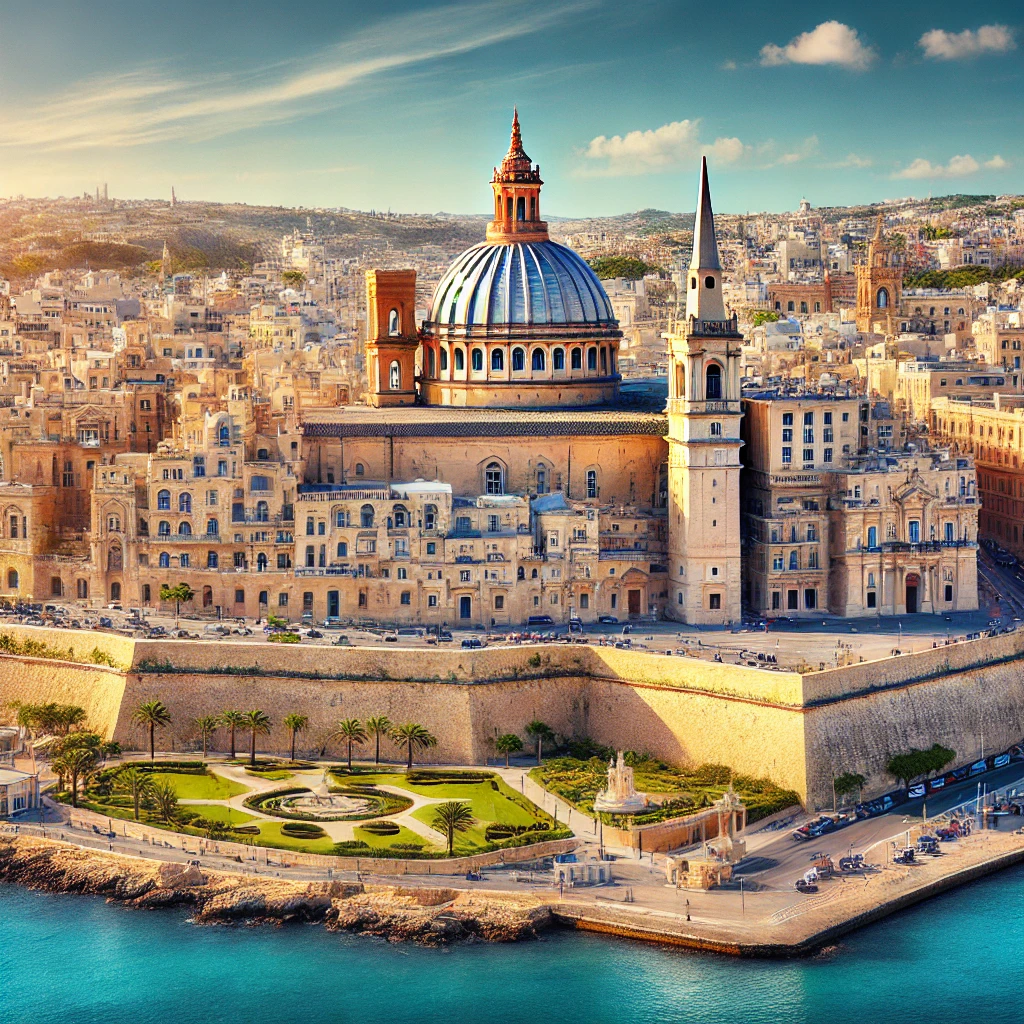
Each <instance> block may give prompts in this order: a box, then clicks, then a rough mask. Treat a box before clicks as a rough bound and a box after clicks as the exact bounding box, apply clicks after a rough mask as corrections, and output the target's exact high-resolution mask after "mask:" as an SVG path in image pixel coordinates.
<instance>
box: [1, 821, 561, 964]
mask: <svg viewBox="0 0 1024 1024" xmlns="http://www.w3.org/2000/svg"><path fill="white" fill-rule="evenodd" d="M0 882H12V883H16V884H19V885H23V886H26V887H27V888H30V889H40V890H44V891H46V892H59V893H77V894H82V895H92V896H104V897H106V899H107V900H108V901H109V902H113V903H119V904H121V905H123V906H127V907H136V908H140V909H156V908H164V907H175V908H185V909H187V910H190V911H191V912H192V919H193V920H194V921H195V922H196V923H197V924H251V925H253V924H277V925H281V924H287V923H293V922H294V923H303V922H304V923H315V924H321V925H323V926H324V927H325V928H327V929H329V930H332V931H348V932H361V933H365V934H367V935H376V936H380V937H382V938H386V939H388V940H391V941H396V942H398V941H413V942H419V943H423V944H425V945H442V944H444V943H449V942H459V941H465V940H474V939H476V940H482V941H485V942H517V941H520V940H523V939H531V938H536V937H537V935H538V933H539V932H541V931H543V930H544V929H546V928H548V927H550V926H551V925H552V924H553V920H554V919H553V917H552V915H551V912H550V910H549V908H548V907H547V906H545V905H544V904H542V903H541V902H540V901H539V900H537V899H534V898H533V897H531V896H528V895H518V894H514V893H484V892H479V891H477V892H473V893H466V892H457V891H455V890H452V889H444V888H434V889H423V888H418V889H410V888H403V887H401V886H388V885H364V884H363V883H361V882H359V883H354V882H340V881H333V882H309V883H307V882H293V881H288V880H285V879H271V878H260V877H254V876H246V875H234V874H228V873H226V872H216V871H206V870H202V871H200V869H199V868H197V867H192V866H189V865H185V864H180V863H159V864H158V863H155V862H153V861H146V860H139V859H136V858H133V857H122V856H118V855H117V854H107V853H100V852H93V851H88V850H82V849H79V848H77V847H73V846H68V845H65V844H62V843H58V842H53V841H50V840H46V839H36V838H29V837H26V836H0Z"/></svg>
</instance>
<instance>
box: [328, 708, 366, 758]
mask: <svg viewBox="0 0 1024 1024" xmlns="http://www.w3.org/2000/svg"><path fill="white" fill-rule="evenodd" d="M334 735H335V736H336V737H339V738H340V739H343V740H344V741H345V742H346V744H348V768H349V771H351V770H352V744H353V743H357V744H360V745H362V744H363V743H365V742H366V741H367V740H368V739H369V738H370V737H369V735H368V734H367V732H366V730H365V729H364V728H363V723H362V722H360V721H359V719H358V718H343V719H342V720H341V721H340V722H339V723H338V730H337V732H335V734H334Z"/></svg>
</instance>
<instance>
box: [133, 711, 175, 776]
mask: <svg viewBox="0 0 1024 1024" xmlns="http://www.w3.org/2000/svg"><path fill="white" fill-rule="evenodd" d="M132 721H133V722H137V723H138V724H139V725H144V726H146V727H147V728H148V729H149V759H150V761H155V760H156V730H157V728H158V727H159V728H161V729H162V728H163V727H164V726H165V725H170V724H171V713H170V711H168V710H167V705H166V704H165V703H164V702H163V701H162V700H147V701H146V702H145V704H140V705H139V706H138V707H137V708H136V709H135V711H134V712H132Z"/></svg>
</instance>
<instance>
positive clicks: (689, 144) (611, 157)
mask: <svg viewBox="0 0 1024 1024" xmlns="http://www.w3.org/2000/svg"><path fill="white" fill-rule="evenodd" d="M745 148H746V147H745V146H744V145H743V143H742V142H741V141H740V140H739V139H736V138H719V139H715V141H714V142H701V140H700V119H699V118H697V119H695V120H692V121H691V120H685V121H672V122H671V123H669V124H663V125H662V126H661V127H660V128H649V129H647V130H646V131H640V130H637V131H632V132H628V133H627V134H626V135H613V136H612V137H611V138H609V137H608V136H607V135H598V136H597V138H594V139H591V140H590V143H589V144H588V145H587V148H586V149H585V150H584V151H583V155H584V157H585V158H586V159H587V160H593V161H602V162H603V165H602V166H601V167H597V166H596V165H595V166H593V167H592V168H591V169H590V170H589V172H588V173H590V174H607V175H613V176H614V175H624V174H652V173H658V172H660V171H666V170H669V169H671V168H673V167H676V166H678V165H679V164H686V163H691V162H693V161H695V160H698V159H699V158H700V156H701V155H704V156H707V157H708V158H709V159H710V160H712V161H715V162H718V163H726V164H729V163H735V162H736V161H737V160H739V159H740V158H741V157H742V156H743V155H744V152H745Z"/></svg>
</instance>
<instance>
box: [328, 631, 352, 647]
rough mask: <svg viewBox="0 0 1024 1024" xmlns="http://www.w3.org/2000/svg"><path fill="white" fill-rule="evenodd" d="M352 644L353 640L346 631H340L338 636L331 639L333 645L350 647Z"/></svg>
mask: <svg viewBox="0 0 1024 1024" xmlns="http://www.w3.org/2000/svg"><path fill="white" fill-rule="evenodd" d="M351 644H352V641H351V640H349V638H348V635H347V634H346V633H339V634H338V636H336V637H335V638H334V639H333V640H332V641H331V646H332V647H349V646H351Z"/></svg>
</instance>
